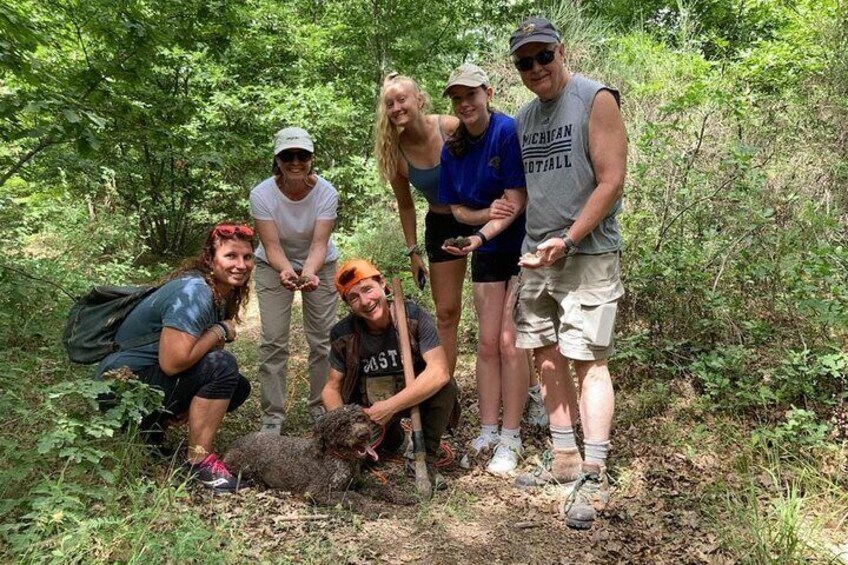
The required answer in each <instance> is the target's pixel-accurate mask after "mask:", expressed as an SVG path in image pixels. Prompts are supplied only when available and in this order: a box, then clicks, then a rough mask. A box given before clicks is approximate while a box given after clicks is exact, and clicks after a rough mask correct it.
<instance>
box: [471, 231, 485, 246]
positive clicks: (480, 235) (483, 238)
mask: <svg viewBox="0 0 848 565" xmlns="http://www.w3.org/2000/svg"><path fill="white" fill-rule="evenodd" d="M471 235H476V236H477V237H479V238H480V245H486V242H488V241H489V238H488V237H486V236H485V234H483V232H481V231H480V230H477V231H476V232H474V233H472V234H471Z"/></svg>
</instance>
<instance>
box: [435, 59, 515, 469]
mask: <svg viewBox="0 0 848 565" xmlns="http://www.w3.org/2000/svg"><path fill="white" fill-rule="evenodd" d="M444 94H445V95H446V96H448V97H449V98H450V100H451V103H452V105H453V110H454V113H455V114H456V116H457V118H459V120H460V126H459V128H458V129H457V131H456V133H455V134H454V135H453V136H452V137H451V138H450V139H449V140H448V141H447V143H446V144H445V147H444V148H443V149H442V159H441V164H442V170H441V183H440V194H439V196H440V200H441V201H443V202H445V203H447V204H450V207H451V212H452V213H453V215H454V216H455V217H456V219H457V220H458V221H459V222H461V223H463V224H467V225H471V226H475V227H476V230H477V231H475V232H474V233H473V235H471V236H470V237H469V240H470V244H469V245H467V246H465V247H463V248H461V249H460V248H459V247H458V246H456V245H447V244H446V245H445V246H444V249H445V251H447V252H449V253H453V254H455V255H467V254H468V253H470V252H472V251H473V252H474V255H473V257H472V260H471V280H472V282H473V289H474V306H475V310H476V312H477V319H478V323H479V345H478V349H477V367H476V369H477V397H478V402H479V407H480V422H481V424H482V426H481V430H480V435H479V436H478V437H477V438H476V439H474V440H473V441H472V442H471V446H470V452H472V453H473V454H474V455H480V454H482V453H483V452H486V451H488V450H492V449H494V455H493V457H492V459H491V461H489V464H488V466H487V467H486V470H487V471H489V472H490V473H493V474H507V473H509V472H511V471H513V470H514V469H515V468H516V466H517V465H518V459H519V456H520V454H521V452H522V446H521V436H520V426H521V416H522V413H523V410H524V404H525V402H526V400H527V387H528V383H529V366H528V363H527V357H526V354H525V352H524V351H523V350H520V349H516V347H515V326H514V324H513V321H512V309H513V305H514V304H515V283H516V278H517V275H518V271H519V267H518V258H519V255H520V253H521V242H522V240H523V239H524V204H525V200H526V191H525V185H524V170H523V165H522V160H521V149H520V147H519V145H518V138H517V136H516V131H515V120H513V119H512V118H510V117H509V116H505V115H503V114H499V113H494V112H492V111H491V110H490V109H489V101H490V100H491V98H492V88H491V87H490V86H489V79H488V77H487V76H486V74H485V73H484V72H483V70H482V69H480V68H479V67H477V66H476V65H472V64H470V63H466V64H464V65H462V66H460V67H459V68H458V69H456V70H455V71H454V72H453V74H452V75H451V77H450V80H449V81H448V84H447V86H446V87H445V91H444ZM501 406H503V428H502V429H501V430H500V432H498V415H499V413H500V409H501Z"/></svg>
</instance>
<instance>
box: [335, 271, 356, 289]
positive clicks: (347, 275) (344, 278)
mask: <svg viewBox="0 0 848 565" xmlns="http://www.w3.org/2000/svg"><path fill="white" fill-rule="evenodd" d="M355 276H356V267H353V268H352V269H348V270H346V271H344V272H342V273H341V274H340V275H339V284H340V285H342V286H344V285H346V284H347V283H349V282H350V281H352V280H353V277H355Z"/></svg>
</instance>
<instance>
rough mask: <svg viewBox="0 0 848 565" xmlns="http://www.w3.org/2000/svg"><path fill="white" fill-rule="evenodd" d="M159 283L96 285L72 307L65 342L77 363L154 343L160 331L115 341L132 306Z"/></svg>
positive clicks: (63, 336) (71, 356) (64, 334)
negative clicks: (144, 284) (150, 284)
mask: <svg viewBox="0 0 848 565" xmlns="http://www.w3.org/2000/svg"><path fill="white" fill-rule="evenodd" d="M158 288H159V287H158V286H108V285H104V286H95V287H92V289H91V290H90V291H88V292H87V293H86V294H84V295H83V296H81V297H80V298H78V299H77V300H76V302H74V305H73V306H71V311H70V313H69V314H68V321H67V322H66V323H65V330H64V331H63V332H62V343H63V344H64V346H65V350H66V351H67V352H68V358H69V359H70V360H71V361H73V362H74V363H81V364H83V365H89V364H91V363H97V362H98V361H100V360H101V359H103V358H104V357H106V356H107V355H109V354H110V353H114V352H115V351H118V350H120V349H131V348H133V347H139V346H142V345H148V344H151V343H155V342H156V341H158V340H159V335H160V334H159V333H158V332H157V333H151V334H147V335H142V336H138V337H134V338H132V339H128V340H125V341H123V342H121V343H118V342H117V341H115V334H117V333H118V328H120V327H121V324H122V323H123V321H124V320H125V319H126V317H127V316H128V315H129V313H130V312H132V310H133V308H135V307H136V306H138V304H139V303H140V302H141V301H142V300H144V299H145V298H146V297H148V296H150V295H151V294H152V293H153V292H154V291H155V290H157V289H158Z"/></svg>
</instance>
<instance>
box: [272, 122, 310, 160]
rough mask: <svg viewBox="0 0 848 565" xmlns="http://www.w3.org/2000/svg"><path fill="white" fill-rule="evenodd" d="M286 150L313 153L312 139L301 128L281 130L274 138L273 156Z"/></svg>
mask: <svg viewBox="0 0 848 565" xmlns="http://www.w3.org/2000/svg"><path fill="white" fill-rule="evenodd" d="M286 149H306V150H307V151H309V152H310V153H315V145H314V144H313V143H312V137H311V136H310V135H309V132H307V131H306V130H305V129H303V128H283V129H281V130H280V131H278V132H277V134H276V135H275V136H274V156H277V155H279V154H280V152H281V151H285V150H286Z"/></svg>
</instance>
